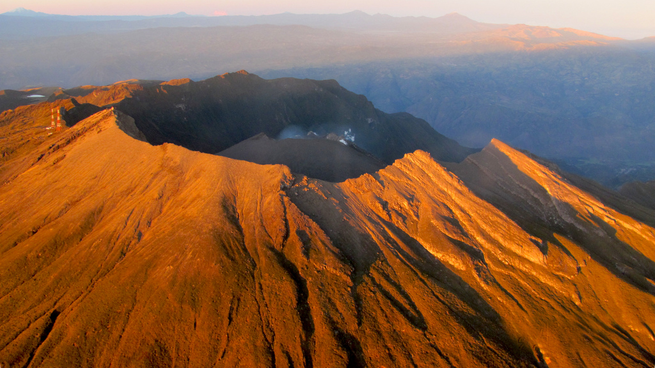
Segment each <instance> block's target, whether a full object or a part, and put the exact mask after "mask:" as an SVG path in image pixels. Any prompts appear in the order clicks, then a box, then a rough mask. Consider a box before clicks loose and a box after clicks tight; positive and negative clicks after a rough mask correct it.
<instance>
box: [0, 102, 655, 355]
mask: <svg viewBox="0 0 655 368" xmlns="http://www.w3.org/2000/svg"><path fill="white" fill-rule="evenodd" d="M126 133H128V134H129V135H128V134H126ZM135 138H139V139H143V136H142V135H141V134H140V132H139V131H138V130H137V129H136V126H135V125H134V121H133V120H132V119H131V118H130V117H129V116H126V115H124V114H122V113H120V112H117V111H116V112H113V111H111V110H105V111H102V112H100V113H98V114H96V115H93V116H91V117H90V118H88V119H86V120H84V121H81V122H80V123H78V124H76V125H75V126H73V127H71V128H69V129H67V130H65V131H64V132H63V133H60V135H58V136H55V137H54V138H53V137H51V138H50V139H54V140H56V143H55V144H44V145H42V146H39V147H37V148H35V149H34V150H32V151H30V152H29V153H27V154H26V155H25V156H24V158H25V160H23V161H21V162H9V163H7V165H18V164H19V163H20V165H21V166H20V167H19V168H17V169H16V170H14V171H13V172H16V174H15V175H13V176H11V177H9V178H7V180H6V181H4V182H3V183H2V185H1V186H0V280H2V283H0V362H3V363H8V365H9V366H31V367H36V366H117V367H118V366H120V367H123V366H173V365H175V366H194V367H207V366H218V367H233V366H262V367H266V366H281V367H282V366H284V367H286V366H294V367H299V366H305V367H307V366H316V367H335V366H336V367H339V366H343V367H346V366H351V367H364V366H368V367H378V366H387V367H392V366H398V367H403V366H418V367H435V366H437V367H438V366H444V367H448V366H457V367H476V366H478V367H488V366H507V367H517V366H539V365H540V364H541V365H543V364H548V366H550V367H555V366H563V367H566V366H585V365H587V366H594V367H603V366H606V367H613V366H616V365H620V364H623V365H625V366H628V367H642V366H649V365H651V364H653V363H655V358H654V357H653V355H652V354H653V353H655V342H654V341H653V338H654V336H653V332H652V331H651V329H652V328H653V327H652V326H653V325H654V324H655V316H654V315H653V312H654V310H653V305H654V304H653V302H654V301H655V299H654V298H653V295H652V291H651V290H650V289H648V288H647V287H646V286H644V284H643V283H642V281H644V280H646V279H647V278H650V277H651V274H650V273H649V272H650V268H649V267H651V266H650V265H651V263H652V261H651V260H652V259H653V255H652V252H651V251H650V250H649V247H648V244H647V243H648V242H651V244H653V242H655V240H654V236H655V235H654V234H653V229H652V228H650V227H647V226H645V225H643V224H641V223H638V222H637V221H634V220H632V219H631V218H628V217H626V216H623V215H621V214H619V213H617V212H612V211H613V210H610V209H607V208H605V207H603V205H602V203H599V202H594V199H593V198H591V197H589V196H588V195H587V194H586V193H584V192H581V191H580V190H578V189H577V188H575V187H572V186H570V185H568V184H566V183H565V182H563V181H562V180H560V178H558V177H557V176H555V175H552V173H551V172H550V171H549V170H548V169H546V168H545V167H543V166H540V165H538V164H537V163H536V162H534V161H532V160H530V159H529V158H527V156H524V155H523V156H522V154H520V153H518V152H516V151H514V150H512V149H511V148H509V147H507V146H504V145H502V144H501V143H499V142H497V144H496V146H497V147H500V148H497V150H498V152H503V154H504V157H506V158H507V160H510V161H511V162H512V163H513V164H514V165H515V167H516V170H517V171H516V172H512V173H511V174H512V175H514V177H516V175H518V174H521V175H528V176H530V177H532V176H535V179H534V180H535V181H536V182H537V184H535V188H542V190H543V191H548V192H549V193H552V195H551V197H550V198H551V199H552V198H557V199H558V200H560V201H568V202H566V203H573V204H571V209H569V212H566V213H567V214H573V215H574V220H573V221H574V223H575V224H577V223H578V222H575V221H579V222H581V223H582V224H583V225H581V226H582V227H584V228H585V229H587V230H589V231H592V232H594V234H596V233H598V234H596V235H594V236H597V238H593V239H592V240H597V239H601V240H603V239H606V238H607V239H606V240H607V241H606V242H605V243H602V246H603V247H606V248H607V249H608V252H609V250H614V251H615V252H624V251H626V250H628V251H629V252H631V253H629V255H630V256H631V257H633V258H635V259H634V262H633V261H631V260H629V259H628V258H629V257H628V255H625V256H621V257H622V258H617V260H618V261H620V262H622V263H620V264H619V265H618V266H611V265H610V264H609V263H608V262H609V261H608V260H607V259H606V258H603V257H605V253H601V254H600V255H599V253H598V251H597V250H595V248H593V247H596V246H597V245H596V243H593V244H592V243H585V242H586V241H587V238H584V237H577V235H575V234H571V233H569V232H566V231H565V230H567V229H568V228H564V230H561V229H559V228H555V227H553V228H552V229H551V227H550V226H551V225H550V223H548V222H546V223H539V224H538V226H540V227H539V229H538V230H539V231H541V232H539V231H537V230H533V229H528V231H526V230H523V229H522V228H521V227H520V226H519V225H521V226H524V228H527V226H525V225H522V224H521V223H520V222H519V221H517V220H516V219H515V215H514V213H512V212H511V211H510V210H509V209H507V208H510V207H511V206H523V205H524V204H523V201H529V200H530V198H531V197H529V196H525V197H521V196H519V197H516V198H514V199H513V202H511V203H510V204H509V205H508V207H507V208H503V207H500V206H499V205H497V204H496V203H494V202H493V201H491V200H490V199H488V200H489V202H487V201H485V200H483V199H481V198H480V197H482V195H480V196H477V195H476V194H474V193H476V192H477V190H473V191H472V190H470V189H468V187H467V185H469V186H472V185H473V184H468V181H467V179H466V178H465V179H464V181H462V180H460V179H459V178H458V177H457V176H455V175H454V174H453V173H452V172H451V171H448V170H447V169H446V168H444V167H443V166H441V165H440V164H438V163H437V162H436V161H435V160H433V159H432V158H431V157H430V155H428V154H427V153H424V152H422V151H417V152H415V153H412V154H408V155H406V156H405V157H404V158H402V159H400V160H398V161H396V162H395V163H394V165H392V166H389V167H387V168H385V169H383V170H381V171H379V172H378V173H375V174H371V175H369V174H366V175H363V176H362V177H359V178H357V179H351V180H348V181H345V182H343V183H339V184H332V183H328V182H322V181H318V180H314V179H307V178H304V177H302V176H295V177H294V176H293V175H292V174H291V172H290V171H289V169H288V168H286V167H285V166H280V165H256V164H252V163H248V162H243V161H237V160H232V159H228V158H224V157H218V156H212V155H207V154H202V153H197V152H192V151H189V150H187V149H184V148H181V147H178V146H175V145H171V144H163V145H161V146H151V145H149V144H148V143H146V142H143V141H142V140H139V139H135ZM483 153H484V152H483ZM31 157H34V160H27V159H28V158H31ZM498 157H500V158H503V156H502V155H501V156H498ZM466 162H467V161H465V162H464V163H462V164H461V165H465V164H466ZM26 163H29V165H28V164H26ZM17 167H18V166H17ZM453 170H454V169H453ZM535 173H536V174H535ZM498 175H499V176H502V175H501V174H500V173H499V174H498ZM497 179H498V180H500V178H497ZM507 180H509V179H507ZM508 182H509V181H508ZM465 183H466V184H465ZM503 185H504V184H503ZM539 198H541V197H539ZM544 198H545V197H544ZM553 200H554V199H553ZM576 201H577V202H576ZM490 203H494V205H496V207H494V206H492V204H490ZM578 203H581V204H580V205H578ZM535 206H537V205H535ZM587 207H591V208H592V209H591V210H588V211H592V213H593V214H594V216H596V217H591V215H590V214H588V213H587V214H582V212H579V211H582V210H583V209H586V208H587ZM499 208H500V209H502V210H503V211H504V212H501V210H499ZM549 208H550V207H549ZM548 211H551V210H548ZM575 211H578V212H575ZM549 213H552V211H551V212H549ZM576 213H580V214H581V215H580V216H581V218H577V217H575V214H576ZM585 216H586V217H585ZM513 219H514V220H513ZM566 219H568V217H567V218H566ZM599 219H602V221H603V223H607V224H608V225H607V226H605V225H603V224H602V223H601V222H600V221H601V220H599ZM610 219H615V220H616V223H610ZM606 221H607V222H606ZM610 227H611V228H612V229H615V230H616V234H617V235H616V238H617V239H614V238H612V236H610V235H611V231H610ZM576 228H577V227H576ZM593 229H597V231H596V230H593ZM581 231H582V230H581ZM601 232H604V234H605V235H602V234H601ZM547 233H548V234H547ZM544 234H546V235H548V236H546V235H544ZM619 239H620V240H619ZM603 241H604V240H603ZM617 257H618V256H617ZM630 262H633V263H630ZM621 267H623V268H621ZM625 267H632V269H630V270H628V271H629V272H630V273H628V274H626V275H623V274H620V273H619V271H620V270H624V269H626V268H625ZM646 282H649V281H647V280H646ZM619 362H621V363H619ZM3 365H4V364H3Z"/></svg>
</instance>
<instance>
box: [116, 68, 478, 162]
mask: <svg viewBox="0 0 655 368" xmlns="http://www.w3.org/2000/svg"><path fill="white" fill-rule="evenodd" d="M176 84H177V83H173V84H162V85H157V86H151V87H147V88H146V87H144V88H143V89H142V90H134V91H132V97H130V98H126V99H124V100H122V101H121V102H120V103H119V104H118V105H117V106H116V108H117V109H119V110H121V111H123V112H125V113H127V114H128V115H130V116H132V117H133V118H134V119H135V121H136V124H137V126H138V127H139V129H140V130H141V131H142V132H143V133H144V134H145V135H146V137H147V138H148V141H149V142H150V143H152V144H161V143H164V142H169V143H175V144H178V145H181V146H183V147H186V148H189V149H192V150H195V151H201V152H206V153H217V152H220V151H223V150H225V149H227V148H229V147H231V146H233V145H235V144H237V143H239V142H241V141H243V140H246V139H248V138H250V137H252V136H254V135H257V134H259V133H264V134H266V135H268V136H269V137H278V136H279V135H280V134H282V133H283V132H284V131H285V129H289V128H294V129H299V130H301V131H304V132H305V133H307V132H309V131H314V132H316V133H318V134H321V135H327V134H329V133H335V134H337V135H342V134H343V132H344V131H346V130H349V129H350V130H351V132H352V134H353V135H354V136H355V137H356V140H355V143H356V144H357V145H358V146H359V147H362V148H363V149H365V150H367V151H368V152H370V153H372V154H373V155H375V156H376V157H378V158H380V159H381V160H382V161H384V162H386V163H387V164H390V163H392V162H393V160H395V159H397V158H400V157H402V155H404V154H405V153H408V152H413V151H414V150H417V149H422V150H426V151H428V152H430V153H431V154H433V155H434V156H435V157H436V158H438V159H440V160H444V161H461V160H463V159H464V158H465V157H466V156H467V155H468V154H470V153H473V152H475V150H472V149H470V148H466V147H462V146H460V145H459V144H458V143H457V142H455V141H453V140H452V139H449V138H446V137H445V136H443V135H441V134H439V133H437V132H436V131H435V130H434V129H432V128H431V127H430V126H429V125H428V124H427V123H426V122H425V121H423V120H421V119H417V118H415V117H413V116H411V115H409V114H405V113H399V114H385V113H383V112H381V111H379V110H377V109H375V108H374V107H373V104H371V103H370V102H369V101H368V100H367V99H366V98H365V97H364V96H361V95H356V94H354V93H352V92H349V91H347V90H346V89H344V88H343V87H341V86H339V84H338V83H336V82H335V81H333V80H327V81H314V80H299V79H293V78H282V79H274V80H264V79H262V78H259V77H258V76H256V75H253V74H248V73H247V72H245V71H240V72H237V73H229V74H225V75H221V76H217V77H214V78H210V79H207V80H204V81H201V82H195V83H191V82H190V83H184V84H179V85H176Z"/></svg>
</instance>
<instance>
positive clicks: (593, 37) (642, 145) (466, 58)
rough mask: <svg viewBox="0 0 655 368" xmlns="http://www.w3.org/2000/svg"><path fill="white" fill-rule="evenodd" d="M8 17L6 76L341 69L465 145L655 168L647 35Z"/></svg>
mask: <svg viewBox="0 0 655 368" xmlns="http://www.w3.org/2000/svg"><path fill="white" fill-rule="evenodd" d="M17 14H21V12H17ZM28 14H31V13H28ZM0 17H2V18H1V19H2V21H0V73H1V77H0V88H7V89H13V90H20V89H25V88H28V87H43V86H60V87H63V88H70V87H73V86H77V85H85V84H90V85H105V84H110V83H113V82H114V81H116V80H127V79H132V78H137V79H151V80H166V79H171V78H177V77H179V76H185V77H188V78H191V79H194V80H201V79H205V78H207V77H209V76H212V75H216V74H221V73H224V72H230V71H234V70H240V69H246V70H249V71H252V72H255V73H257V74H258V75H261V76H263V77H265V78H278V77H297V78H310V79H335V80H337V81H338V82H339V83H341V84H342V85H344V86H345V87H346V88H348V89H349V90H352V91H354V92H356V93H360V94H363V95H365V96H366V97H367V98H368V99H370V100H371V101H372V102H373V103H374V104H375V105H376V106H377V107H378V108H380V109H381V110H382V111H385V112H387V113H396V112H409V113H411V114H413V115H414V116H417V117H419V118H422V119H424V120H425V121H427V122H428V123H429V124H430V125H431V126H433V127H434V128H435V129H436V130H438V131H439V132H442V133H444V134H446V135H447V136H449V137H452V138H454V139H456V140H457V141H459V142H461V143H462V144H464V145H466V146H470V147H475V148H482V147H484V146H486V145H487V144H488V142H489V141H490V140H491V139H492V138H498V139H501V140H503V141H504V142H507V143H508V144H511V145H513V146H515V147H520V148H524V149H528V150H530V151H532V152H535V153H537V154H539V155H542V156H544V157H548V158H549V159H552V160H556V161H557V162H558V163H559V164H560V165H562V166H563V167H567V169H568V170H572V171H575V172H576V173H578V174H581V175H584V176H587V177H591V178H594V179H595V180H597V181H599V182H601V183H603V184H605V185H608V186H611V187H614V188H618V187H619V186H621V185H622V184H624V183H626V182H630V181H634V180H641V181H648V180H653V179H655V157H654V156H653V152H654V151H653V150H652V149H650V147H651V146H652V142H653V140H654V139H655V138H654V136H653V134H655V133H653V132H655V130H654V128H653V126H654V124H655V110H653V106H655V100H654V97H653V96H654V95H653V93H652V91H653V88H655V85H654V84H653V83H655V82H654V81H655V72H653V70H655V69H654V68H653V65H654V64H655V43H654V42H653V40H652V39H643V40H639V41H626V40H621V39H616V38H611V37H606V36H603V35H598V34H593V33H589V32H584V31H580V30H574V29H570V28H562V29H553V28H549V27H537V26H528V25H493V24H485V23H479V22H475V21H473V20H471V19H469V18H466V17H464V16H462V15H459V14H449V15H446V16H443V17H439V18H426V17H402V18H396V17H390V16H385V15H367V14H365V13H362V12H352V13H347V14H336V15H296V14H278V15H272V16H261V17H238V16H235V17H229V16H228V17H201V16H189V15H185V14H179V15H174V16H161V17H147V18H138V19H137V18H129V19H118V18H116V19H114V18H111V17H109V18H108V19H102V20H99V19H95V18H93V17H91V18H88V19H87V18H85V17H68V18H67V17H66V16H62V17H63V18H58V17H59V16H55V15H41V16H21V15H6V14H5V15H0ZM69 18H70V19H69ZM89 32H92V33H89ZM9 93H11V92H9ZM2 99H3V97H0V100H2ZM7 106H13V105H7Z"/></svg>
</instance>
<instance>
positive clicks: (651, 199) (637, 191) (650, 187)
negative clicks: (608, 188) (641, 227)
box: [619, 181, 655, 210]
mask: <svg viewBox="0 0 655 368" xmlns="http://www.w3.org/2000/svg"><path fill="white" fill-rule="evenodd" d="M619 192H620V193H621V194H623V195H625V196H626V197H628V198H630V199H632V200H633V201H635V202H637V203H639V204H641V205H643V206H646V207H649V208H652V209H653V210H655V181H649V182H646V183H642V182H634V183H628V184H625V185H623V186H622V187H621V189H619Z"/></svg>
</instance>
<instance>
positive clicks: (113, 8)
mask: <svg viewBox="0 0 655 368" xmlns="http://www.w3.org/2000/svg"><path fill="white" fill-rule="evenodd" d="M18 7H23V8H26V9H30V10H35V11H40V12H44V13H52V14H70V15H128V14H131V15H158V14H173V13H177V12H181V11H183V12H186V13H189V14H199V15H213V14H226V13H227V14H229V15H261V14H276V13H282V12H292V13H300V14H302V13H305V14H307V13H345V12H349V11H353V10H362V11H365V12H367V13H369V14H376V13H383V14H390V15H395V16H406V15H411V16H422V15H423V16H429V17H439V16H442V15H444V14H448V13H451V12H458V13H461V14H463V15H466V16H468V17H469V18H472V19H474V20H477V21H480V22H488V23H510V24H517V23H524V24H530V25H544V26H550V27H573V28H578V29H582V30H586V31H592V32H598V33H602V34H605V35H609V36H618V37H624V38H631V39H634V38H642V37H646V36H655V0H621V1H619V0H495V1H489V0H331V1H329V2H327V1H325V2H319V3H316V2H311V1H306V0H303V1H301V0H281V1H275V2H270V1H263V0H222V1H220V0H219V1H217V0H111V1H109V0H93V1H89V0H58V1H53V0H2V1H0V13H3V12H6V11H9V10H12V9H15V8H18Z"/></svg>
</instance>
